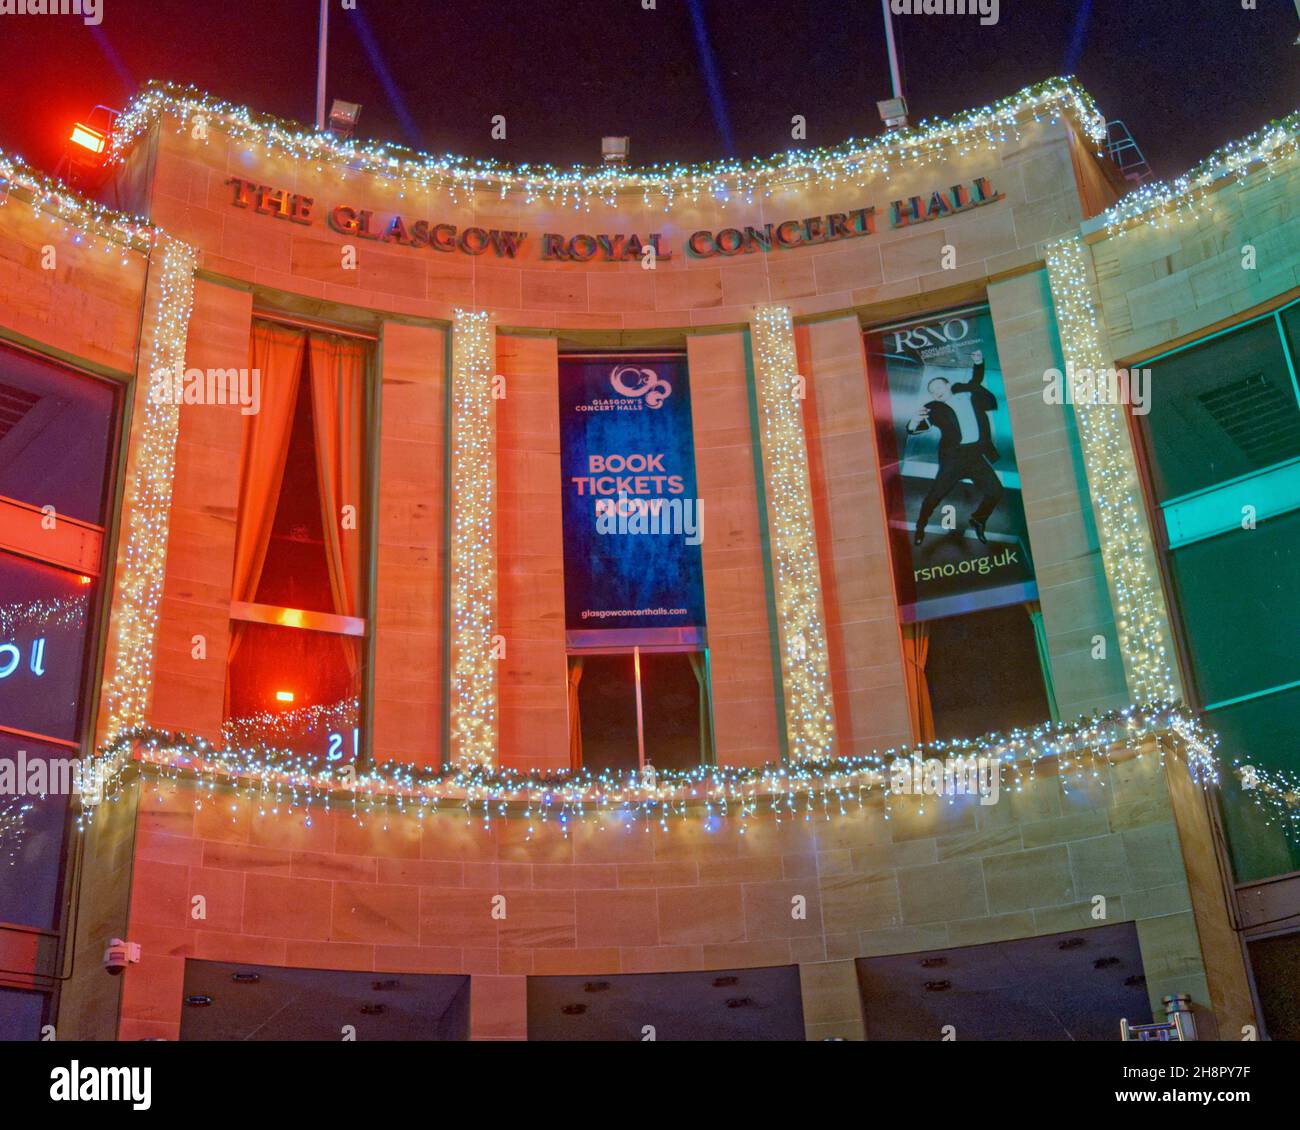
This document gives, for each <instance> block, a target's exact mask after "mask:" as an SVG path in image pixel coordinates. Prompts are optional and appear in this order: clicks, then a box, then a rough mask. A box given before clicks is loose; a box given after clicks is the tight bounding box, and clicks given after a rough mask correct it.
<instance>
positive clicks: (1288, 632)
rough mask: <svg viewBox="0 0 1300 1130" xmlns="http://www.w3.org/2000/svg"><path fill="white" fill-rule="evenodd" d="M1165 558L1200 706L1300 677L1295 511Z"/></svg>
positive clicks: (1299, 537)
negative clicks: (1175, 593) (1171, 575)
mask: <svg viewBox="0 0 1300 1130" xmlns="http://www.w3.org/2000/svg"><path fill="white" fill-rule="evenodd" d="M1169 557H1170V569H1171V572H1172V573H1173V577H1174V584H1175V586H1176V588H1177V590H1178V604H1179V606H1180V611H1181V613H1182V621H1183V633H1184V638H1185V640H1186V642H1187V648H1188V651H1190V653H1191V659H1192V667H1193V669H1194V672H1195V676H1196V685H1197V690H1198V692H1199V697H1200V701H1201V702H1202V703H1203V704H1204V705H1206V706H1212V705H1213V704H1214V703H1216V702H1224V701H1227V700H1229V699H1233V698H1237V697H1239V696H1241V695H1245V694H1253V693H1255V692H1256V691H1262V690H1268V689H1269V688H1272V687H1279V686H1285V685H1286V684H1287V683H1291V682H1294V681H1297V680H1300V644H1298V643H1297V641H1300V511H1292V512H1291V513H1289V514H1286V515H1283V516H1282V517H1280V518H1271V519H1268V520H1267V521H1263V522H1261V523H1260V524H1259V526H1258V527H1257V528H1256V529H1253V530H1240V529H1239V530H1235V531H1233V532H1232V533H1230V534H1222V535H1220V536H1219V537H1215V538H1210V539H1209V540H1207V541H1201V542H1195V543H1193V544H1192V545H1188V546H1184V547H1183V548H1182V549H1178V550H1175V551H1174V552H1173V553H1171V554H1170V555H1169ZM1297 763H1298V764H1300V759H1297Z"/></svg>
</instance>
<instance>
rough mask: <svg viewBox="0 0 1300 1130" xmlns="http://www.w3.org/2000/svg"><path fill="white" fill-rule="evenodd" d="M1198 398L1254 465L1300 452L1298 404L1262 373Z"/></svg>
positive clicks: (1209, 390) (1208, 391) (1218, 388)
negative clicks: (1269, 381) (1296, 406)
mask: <svg viewBox="0 0 1300 1130" xmlns="http://www.w3.org/2000/svg"><path fill="white" fill-rule="evenodd" d="M1197 399H1198V400H1199V401H1200V402H1201V404H1202V405H1203V406H1204V407H1205V410H1206V411H1207V412H1208V413H1209V414H1210V416H1211V417H1212V418H1213V420H1214V422H1215V423H1216V424H1218V425H1219V427H1221V428H1222V429H1223V431H1224V432H1225V433H1226V434H1227V436H1228V438H1229V439H1230V440H1231V441H1232V442H1233V443H1234V444H1236V446H1237V448H1238V449H1239V450H1240V451H1241V453H1242V454H1243V455H1245V456H1246V458H1247V459H1249V460H1250V461H1251V463H1252V464H1253V465H1255V466H1263V465H1265V464H1268V463H1274V462H1276V461H1278V460H1280V459H1286V458H1288V457H1290V456H1292V455H1294V454H1295V453H1296V451H1297V450H1300V416H1297V414H1296V410H1295V401H1294V400H1293V399H1292V398H1291V397H1288V396H1284V395H1283V394H1282V392H1281V391H1280V390H1279V389H1278V388H1277V386H1276V385H1272V384H1269V383H1268V382H1267V381H1266V380H1265V379H1264V374H1263V373H1262V372H1259V373H1252V374H1250V376H1248V377H1243V378H1242V379H1241V380H1236V381H1232V382H1231V383H1229V384H1223V385H1219V386H1217V387H1216V388H1212V389H1208V390H1207V391H1205V392H1202V393H1200V394H1199V395H1198V396H1197Z"/></svg>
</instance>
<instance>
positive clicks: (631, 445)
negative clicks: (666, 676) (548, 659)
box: [560, 355, 704, 632]
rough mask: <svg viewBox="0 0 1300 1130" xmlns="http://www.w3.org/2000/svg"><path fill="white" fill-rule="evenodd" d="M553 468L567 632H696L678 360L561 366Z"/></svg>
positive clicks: (696, 585)
mask: <svg viewBox="0 0 1300 1130" xmlns="http://www.w3.org/2000/svg"><path fill="white" fill-rule="evenodd" d="M560 466H561V471H562V474H563V490H564V597H565V610H566V626H567V628H568V630H569V631H570V632H586V631H592V630H601V629H624V630H627V629H640V630H644V629H652V628H653V629H662V628H670V629H692V628H694V629H700V628H703V627H704V586H703V583H702V579H701V578H702V574H701V566H700V544H701V542H702V540H703V535H704V527H703V512H702V507H701V506H700V503H699V493H698V490H697V489H696V482H695V443H694V435H693V432H692V429H691V389H690V381H689V377H688V373H687V368H686V359H685V358H683V357H655V358H647V357H626V356H624V357H619V356H617V355H612V356H608V357H601V358H591V357H577V358H564V357H561V358H560Z"/></svg>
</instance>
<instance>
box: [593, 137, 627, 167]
mask: <svg viewBox="0 0 1300 1130" xmlns="http://www.w3.org/2000/svg"><path fill="white" fill-rule="evenodd" d="M631 142H632V139H631V138H630V137H602V138H601V139H600V156H601V160H603V161H604V162H605V163H606V164H607V165H621V164H623V163H624V162H625V161H627V154H628V150H629V149H630V148H631Z"/></svg>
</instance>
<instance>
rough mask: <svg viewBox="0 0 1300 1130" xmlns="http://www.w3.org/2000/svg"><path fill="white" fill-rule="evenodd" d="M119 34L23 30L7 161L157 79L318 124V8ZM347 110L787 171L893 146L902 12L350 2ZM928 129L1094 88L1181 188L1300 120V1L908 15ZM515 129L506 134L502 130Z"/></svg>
mask: <svg viewBox="0 0 1300 1130" xmlns="http://www.w3.org/2000/svg"><path fill="white" fill-rule="evenodd" d="M102 2H103V14H104V19H103V23H102V24H101V25H100V26H99V27H98V28H89V27H86V26H84V25H83V24H82V22H81V20H80V19H79V18H77V17H73V16H67V17H52V16H26V15H24V16H18V15H7V16H0V148H3V149H4V150H6V151H8V152H15V153H18V154H20V155H22V156H23V157H25V158H26V159H27V160H28V161H30V162H31V163H33V164H35V165H37V166H38V167H42V168H45V169H52V168H53V166H54V164H55V163H56V162H57V160H58V158H59V154H60V151H61V149H62V144H63V139H64V138H65V137H66V136H67V131H68V128H69V126H70V123H71V122H72V121H73V119H75V118H78V117H83V118H84V116H85V115H86V113H87V112H88V111H89V109H90V107H91V106H93V105H94V104H96V103H106V104H108V105H110V106H114V107H120V106H122V105H123V104H124V103H125V102H126V101H127V99H128V97H129V96H130V94H131V93H132V91H133V90H134V89H135V88H136V86H137V85H138V84H142V83H143V82H144V81H146V80H147V79H150V78H160V79H167V80H171V81H176V82H188V83H193V84H195V85H196V86H199V87H201V88H203V89H206V90H208V91H210V92H212V93H214V94H216V95H219V96H221V97H224V98H228V99H230V100H232V101H235V102H238V103H241V104H246V105H249V106H251V107H253V108H254V109H258V110H263V111H267V112H270V113H273V114H277V115H280V116H283V117H288V118H293V119H296V120H299V121H303V122H309V121H310V120H311V118H312V116H313V113H314V103H315V52H316V28H317V8H318V5H317V3H316V0H284V2H282V3H276V2H274V0H257V2H253V0H203V2H202V3H199V2H197V0H102ZM333 3H334V13H333V16H332V19H331V28H332V30H331V43H330V84H329V95H330V97H331V98H332V97H343V98H348V99H350V100H353V101H358V102H361V103H363V105H364V110H363V112H362V118H361V125H360V128H359V130H358V133H359V134H361V135H363V136H367V137H374V138H380V139H384V140H392V141H400V142H406V143H408V144H412V145H414V146H416V147H418V148H421V149H425V150H430V151H434V152H445V151H451V152H455V153H461V154H466V155H470V156H492V157H498V158H502V159H505V160H510V161H532V162H543V163H544V162H551V163H555V164H570V163H573V162H576V161H582V162H592V161H595V160H596V159H597V158H598V153H599V138H600V136H601V135H602V134H624V133H626V134H630V135H631V137H632V159H633V163H649V162H654V161H665V160H706V159H711V158H717V157H721V156H726V155H734V156H740V157H747V156H754V155H762V156H765V155H768V154H770V153H773V152H776V151H778V150H782V149H786V148H789V147H790V146H791V145H792V144H796V143H794V142H792V141H791V139H790V119H791V116H792V115H794V114H802V115H804V116H805V117H806V118H807V122H808V140H807V144H810V145H817V144H833V143H836V142H839V141H842V140H844V139H845V138H847V137H849V136H853V135H858V136H864V135H865V136H870V135H874V134H876V133H878V132H880V130H881V129H882V126H881V123H880V120H879V117H878V116H877V113H876V108H875V103H876V101H877V99H880V98H885V97H888V95H889V72H888V65H887V62H886V54H885V47H884V36H883V23H882V18H881V12H880V4H879V2H878V0H857V2H855V3H841V4H837V3H820V4H818V3H808V2H806V0H805V2H801V3H800V2H793V0H655V3H656V9H655V10H654V11H645V10H643V8H642V0H496V2H494V3H493V2H486V0H438V2H434V0H357V4H358V8H359V12H348V11H344V10H343V9H342V5H341V0H333ZM895 19H896V25H897V26H898V34H899V39H900V45H901V49H902V53H903V65H904V69H905V87H906V92H907V95H908V99H909V102H910V105H911V109H912V119H913V121H916V120H918V119H920V118H922V117H936V116H944V115H947V114H951V113H955V112H957V111H960V110H963V109H965V108H968V107H974V106H980V105H984V104H986V103H988V102H991V101H993V100H995V99H997V98H999V97H1002V96H1004V95H1007V94H1011V93H1014V92H1015V91H1017V90H1019V89H1020V88H1021V87H1023V86H1026V85H1028V84H1030V83H1032V82H1035V81H1038V80H1040V79H1043V78H1046V77H1048V76H1050V75H1055V74H1064V73H1069V72H1071V71H1073V72H1074V73H1075V74H1077V75H1078V76H1079V77H1080V78H1081V79H1082V81H1083V83H1084V85H1085V86H1086V87H1087V88H1088V89H1089V90H1090V91H1091V92H1092V94H1093V96H1094V97H1095V98H1096V99H1097V102H1098V104H1099V105H1100V107H1101V109H1102V111H1103V112H1104V113H1105V114H1106V115H1107V116H1108V117H1109V118H1112V119H1114V118H1119V119H1123V120H1124V121H1125V122H1126V123H1127V124H1128V126H1129V128H1130V129H1131V130H1132V131H1133V133H1134V135H1135V136H1136V138H1137V141H1138V143H1139V145H1141V146H1142V147H1143V149H1144V150H1145V151H1146V155H1147V157H1148V159H1149V160H1150V161H1151V163H1152V165H1153V166H1154V167H1155V170H1156V172H1157V174H1158V175H1160V176H1171V175H1175V174H1177V173H1180V172H1182V171H1183V170H1184V169H1186V168H1188V167H1189V166H1190V165H1192V164H1194V163H1195V162H1196V161H1197V160H1199V159H1200V158H1201V157H1202V156H1204V155H1205V154H1207V153H1208V152H1210V151H1211V150H1212V149H1213V148H1215V147H1216V146H1218V145H1220V144H1222V143H1223V142H1225V141H1228V140H1231V139H1233V138H1236V137H1240V136H1243V135H1245V134H1246V133H1249V132H1251V131H1252V130H1254V129H1256V128H1258V127H1259V126H1261V125H1262V124H1264V123H1265V122H1266V121H1268V120H1269V119H1270V118H1275V117H1278V116H1280V115H1282V114H1284V113H1288V112H1290V111H1292V110H1294V109H1296V108H1297V107H1298V106H1300V84H1298V82H1297V74H1298V73H1300V66H1298V64H1300V47H1297V46H1295V45H1294V41H1295V38H1296V33H1297V30H1298V26H1297V17H1296V10H1295V5H1294V2H1293V0H1258V8H1257V10H1254V11H1250V10H1244V9H1243V8H1242V0H1179V2H1177V3H1169V2H1166V0H1002V2H1001V11H1000V20H999V22H998V24H996V25H994V26H991V27H983V26H981V25H980V23H979V20H978V17H976V16H923V15H910V16H899V17H896V18H895ZM494 114H504V115H505V117H506V122H507V137H506V139H505V140H496V141H494V140H493V139H492V138H491V136H490V129H491V118H492V116H493V115H494Z"/></svg>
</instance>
